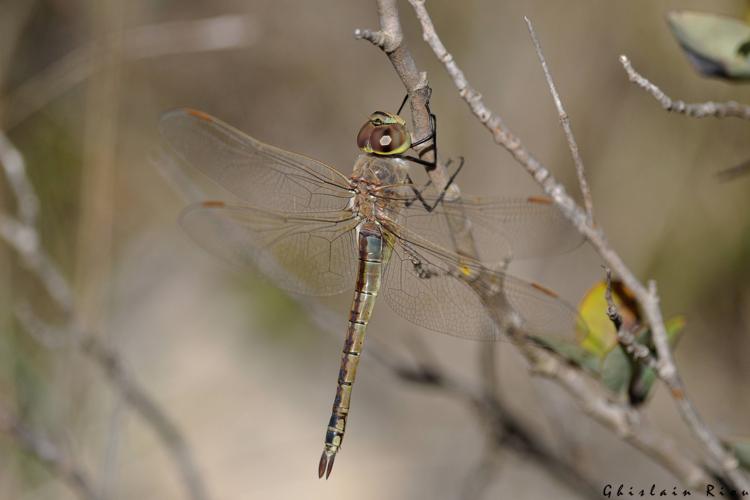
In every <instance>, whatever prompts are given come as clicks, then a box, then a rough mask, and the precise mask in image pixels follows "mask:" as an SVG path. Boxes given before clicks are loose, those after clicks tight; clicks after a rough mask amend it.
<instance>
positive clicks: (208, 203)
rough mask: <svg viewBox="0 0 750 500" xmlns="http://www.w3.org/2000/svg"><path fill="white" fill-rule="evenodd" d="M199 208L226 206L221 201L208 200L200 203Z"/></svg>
mask: <svg viewBox="0 0 750 500" xmlns="http://www.w3.org/2000/svg"><path fill="white" fill-rule="evenodd" d="M201 206H203V208H224V207H226V204H225V203H224V202H223V201H218V200H208V201H204V202H203V203H201Z"/></svg>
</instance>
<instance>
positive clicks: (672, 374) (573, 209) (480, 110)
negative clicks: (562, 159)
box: [409, 0, 750, 490]
mask: <svg viewBox="0 0 750 500" xmlns="http://www.w3.org/2000/svg"><path fill="white" fill-rule="evenodd" d="M409 3H410V4H411V6H412V8H413V9H414V11H415V13H416V15H417V18H418V20H419V22H420V25H421V27H422V36H423V38H424V40H425V41H426V42H427V44H428V45H429V46H430V48H431V49H432V50H433V52H434V53H435V56H436V57H437V59H438V60H439V61H440V62H442V63H443V66H444V67H445V69H446V71H447V73H448V74H449V75H450V77H451V79H452V80H453V83H454V85H455V86H456V88H457V90H458V93H459V95H460V96H461V97H462V98H463V99H464V101H466V103H467V104H468V105H469V108H470V109H471V111H472V113H473V114H474V115H475V116H476V118H477V119H478V120H479V121H480V122H481V123H482V124H483V125H484V126H485V127H486V128H487V129H488V130H489V131H490V133H491V134H492V137H493V139H494V140H495V142H496V143H497V144H498V145H500V146H502V147H503V148H505V149H506V150H507V151H508V152H509V153H510V154H511V155H512V156H513V158H514V159H515V160H516V161H517V162H518V163H519V164H520V165H521V166H522V167H524V169H525V170H526V171H527V172H528V173H529V174H530V175H531V176H532V178H534V180H536V182H537V183H538V184H539V185H540V186H541V187H542V189H543V190H544V192H545V194H547V195H548V196H550V197H551V198H552V199H553V200H554V201H555V204H556V205H557V207H558V208H559V209H560V211H561V212H562V214H563V215H564V216H565V217H566V218H567V219H568V220H569V221H571V222H572V223H573V224H574V226H575V227H576V228H577V229H578V231H579V232H580V233H581V234H582V235H583V236H585V237H586V238H587V240H588V241H589V242H590V243H591V244H592V245H593V247H594V248H595V249H596V250H597V252H598V253H599V255H600V256H601V257H602V258H603V259H604V261H605V262H606V263H607V265H608V266H609V267H611V268H612V269H613V270H615V271H616V272H617V274H618V275H619V276H620V277H621V278H622V280H623V282H624V283H625V285H626V286H627V287H628V288H630V289H631V290H632V291H633V293H634V295H635V297H636V299H637V301H638V302H639V304H640V305H641V308H642V310H643V312H644V315H645V318H646V320H647V321H648V324H649V325H650V327H651V332H652V335H653V339H654V344H655V346H656V350H657V354H658V367H657V370H656V372H657V374H658V375H659V377H660V378H661V379H662V380H663V381H664V382H665V383H666V384H667V385H668V386H669V387H670V389H671V393H672V397H673V398H674V400H675V402H676V404H677V407H678V409H679V410H680V413H681V414H682V417H683V420H685V422H686V423H687V425H688V427H689V428H690V430H691V431H692V432H693V434H694V435H695V436H696V437H697V438H698V439H699V440H700V442H701V443H702V445H703V449H704V450H705V452H706V453H707V454H708V456H710V457H711V459H712V461H713V462H714V465H715V466H716V467H718V468H719V470H720V471H721V474H722V475H723V476H724V477H725V478H726V479H727V482H728V483H730V484H731V485H732V486H733V487H735V488H737V489H744V490H750V484H748V481H747V479H746V478H745V477H744V475H743V474H742V472H741V471H740V470H739V469H738V461H737V459H736V458H735V456H734V455H733V454H732V453H731V452H730V451H729V450H727V449H726V448H725V447H724V446H723V444H722V443H721V441H720V440H719V439H718V438H717V437H716V435H715V434H714V433H713V432H712V431H711V430H710V428H709V427H708V426H707V425H706V424H705V422H703V420H702V419H701V417H700V416H699V414H698V413H697V411H696V409H695V407H694V406H693V404H692V403H691V401H690V400H689V399H688V398H687V395H686V391H685V388H684V385H683V383H682V380H681V379H680V377H679V374H678V371H677V367H676V365H675V363H674V359H673V356H672V351H671V349H670V346H669V342H668V339H667V333H666V328H665V326H664V320H663V318H662V313H661V308H660V306H659V297H658V294H657V292H656V285H655V283H653V282H650V283H649V284H648V286H646V285H643V284H642V283H641V282H640V281H639V280H638V278H636V276H635V274H634V273H633V272H632V271H631V270H630V268H629V267H628V266H627V265H626V264H625V262H624V261H623V260H622V258H621V257H620V256H619V254H618V253H617V252H616V251H615V250H614V249H613V248H611V247H610V246H609V244H608V242H607V240H606V238H605V236H604V233H603V232H602V231H601V229H600V228H599V227H598V226H595V225H593V224H592V223H590V222H589V218H588V216H587V214H586V212H585V211H584V210H583V209H582V208H581V207H580V206H578V204H577V203H576V202H575V201H574V200H573V198H572V197H571V196H570V195H568V193H567V192H566V191H565V188H564V187H563V185H562V184H560V183H559V182H558V181H557V180H556V179H555V178H554V176H553V175H552V174H551V172H550V171H549V170H548V169H547V168H546V167H545V166H544V165H543V164H542V163H541V162H540V161H539V160H537V159H536V158H535V157H534V156H533V155H532V154H531V153H530V152H529V151H528V150H527V149H526V148H525V147H524V145H523V143H522V142H521V140H520V139H519V138H518V137H517V136H516V135H515V134H514V133H513V132H512V131H511V130H510V129H509V128H508V127H507V126H506V125H505V124H504V123H503V120H502V119H501V118H500V116H499V115H497V114H496V113H494V112H492V111H491V110H490V109H489V108H488V107H487V106H486V105H485V104H484V101H483V99H482V96H481V94H480V93H479V92H478V91H476V90H475V89H474V88H473V87H472V86H471V85H470V84H469V82H468V80H467V79H466V76H465V75H464V73H463V71H461V69H460V68H459V66H458V64H456V62H455V60H454V58H453V56H452V55H451V54H450V53H449V52H448V51H447V50H446V48H445V45H443V43H442V41H441V40H440V38H439V36H438V35H437V32H436V31H435V26H434V25H433V23H432V19H431V18H430V15H429V13H428V12H427V9H426V7H425V2H424V0H409ZM529 354H532V355H533V354H534V353H529ZM555 373H557V375H555V377H554V378H555V379H556V380H557V381H558V382H559V383H560V384H561V385H563V387H566V388H567V389H568V390H569V392H571V393H572V394H575V393H574V392H573V391H577V390H580V391H582V392H579V393H578V394H577V396H579V397H585V399H586V400H588V397H587V391H586V389H584V388H580V387H574V386H571V385H569V383H570V382H575V379H574V378H571V374H568V373H565V372H564V371H560V370H556V371H555ZM560 374H565V377H561V376H560ZM594 401H595V400H591V401H589V402H594ZM584 402H585V401H584ZM600 403H601V402H600ZM600 403H598V404H600ZM602 416H603V415H602ZM628 427H630V430H631V431H635V429H636V428H637V426H633V425H628ZM636 446H638V445H636ZM639 447H640V446H639ZM642 449H643V448H642ZM644 451H646V450H644ZM649 454H650V455H651V456H652V457H654V458H656V459H657V460H659V459H660V460H664V459H665V458H668V459H669V460H664V461H663V462H662V463H664V464H665V465H667V463H666V462H673V461H674V460H677V459H678V458H679V457H675V456H673V457H667V456H664V455H663V454H661V453H659V452H658V451H657V450H655V449H652V450H651V451H650V453H649ZM667 466H668V467H669V465H667ZM692 469H693V470H692V471H693V472H694V473H695V472H697V471H695V468H692ZM671 470H672V471H673V472H675V473H676V472H677V471H676V470H675V469H673V468H672V469H671ZM682 472H685V471H682ZM678 476H679V477H680V478H681V479H682V480H683V481H684V482H685V484H687V485H688V486H689V487H691V488H700V487H701V483H700V482H696V480H699V481H705V479H706V478H707V476H708V472H707V471H705V470H703V469H702V468H701V470H700V472H697V473H696V474H692V475H691V476H683V475H679V474H678ZM708 477H710V476H708Z"/></svg>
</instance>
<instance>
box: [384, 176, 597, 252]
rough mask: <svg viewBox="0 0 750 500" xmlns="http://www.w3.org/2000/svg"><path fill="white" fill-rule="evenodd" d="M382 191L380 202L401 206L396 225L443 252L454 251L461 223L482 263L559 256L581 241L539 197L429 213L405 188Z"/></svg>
mask: <svg viewBox="0 0 750 500" xmlns="http://www.w3.org/2000/svg"><path fill="white" fill-rule="evenodd" d="M382 191H383V194H382V197H383V198H386V199H390V200H392V201H393V202H394V203H395V204H396V205H397V206H402V207H403V208H401V209H400V212H399V216H398V220H399V223H400V224H401V225H403V226H404V227H406V228H407V229H409V230H410V231H411V232H412V233H413V234H416V235H418V236H420V237H422V238H424V239H425V240H428V241H431V242H434V243H435V244H437V245H438V246H440V247H442V248H446V249H450V250H456V247H455V244H454V240H453V237H454V235H455V234H456V231H457V228H461V227H463V223H464V221H466V222H467V223H468V224H467V225H466V227H467V228H468V230H470V231H471V234H472V237H473V239H474V241H475V243H476V250H477V253H478V255H477V256H478V257H479V260H481V261H482V262H487V263H497V262H503V261H506V260H511V259H526V258H538V257H545V256H551V255H558V254H561V253H565V252H569V251H571V250H573V249H575V248H577V247H578V246H580V245H581V244H582V243H583V237H582V236H581V235H580V233H579V232H578V231H576V229H575V228H574V227H573V225H572V224H571V223H570V222H568V220H567V219H565V218H564V217H563V215H562V213H560V211H559V210H558V209H557V207H556V206H555V205H554V203H553V202H552V200H551V199H549V198H546V197H543V196H529V197H523V198H478V197H464V198H462V199H461V200H458V201H449V200H442V201H440V202H439V203H437V205H436V206H435V208H434V209H433V210H432V211H429V212H428V211H427V210H426V209H425V207H424V206H423V204H422V203H421V202H420V201H418V200H415V195H414V191H413V188H412V187H410V186H398V187H395V188H391V187H388V188H383V189H382ZM423 199H424V200H425V202H426V203H427V204H428V205H429V206H433V205H435V202H436V201H437V198H436V197H435V196H433V195H429V196H424V195H423Z"/></svg>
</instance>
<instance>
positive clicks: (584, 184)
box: [523, 17, 594, 221]
mask: <svg viewBox="0 0 750 500" xmlns="http://www.w3.org/2000/svg"><path fill="white" fill-rule="evenodd" d="M523 19H524V21H526V26H527V27H528V29H529V34H530V35H531V40H532V42H534V49H535V50H536V55H537V56H538V57H539V62H540V63H541V65H542V70H543V71H544V77H545V79H546V80H547V86H548V87H549V91H550V93H551V94H552V100H554V101H555V107H556V108H557V114H558V116H559V117H560V124H561V125H562V128H563V130H564V131H565V138H566V139H567V141H568V148H569V149H570V155H571V156H572V157H573V163H574V164H575V167H576V174H577V175H578V186H579V187H580V188H581V195H582V196H583V204H584V206H585V207H586V214H587V215H588V216H589V219H590V221H593V220H594V202H593V200H592V198H591V189H589V183H588V181H587V180H586V169H585V167H584V166H583V159H582V158H581V154H580V152H579V151H578V144H577V143H576V138H575V136H574V135H573V129H572V127H571V126H570V117H569V116H568V113H567V112H566V111H565V108H564V107H563V103H562V99H560V94H558V93H557V88H556V87H555V82H554V81H553V80H552V74H551V73H550V71H549V67H548V66H547V60H546V59H545V57H544V53H543V52H542V46H541V44H540V43H539V38H537V35H536V31H534V26H533V25H532V24H531V20H529V18H528V17H524V18H523Z"/></svg>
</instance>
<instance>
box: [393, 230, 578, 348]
mask: <svg viewBox="0 0 750 500" xmlns="http://www.w3.org/2000/svg"><path fill="white" fill-rule="evenodd" d="M384 226H385V230H386V231H387V232H388V233H390V234H392V235H393V238H394V240H395V244H394V252H393V256H392V258H391V262H390V263H389V264H388V268H387V271H386V279H385V284H384V295H385V298H386V301H387V302H388V303H389V304H390V306H391V307H392V308H393V309H394V311H396V313H398V314H399V315H401V316H402V317H404V318H406V319H407V320H409V321H411V322H413V323H415V324H417V325H419V326H423V327H425V328H428V329H431V330H435V331H438V332H442V333H447V334H450V335H454V336H458V337H464V338H470V339H476V340H500V339H501V338H502V337H501V334H500V333H499V329H498V327H497V325H496V321H495V320H494V319H493V318H495V317H496V318H498V320H499V322H501V323H502V322H505V321H509V320H514V323H515V320H516V319H517V320H518V322H519V323H520V325H521V329H522V330H523V331H524V332H525V333H527V334H530V335H536V336H542V337H549V338H558V339H565V340H572V339H574V338H575V332H576V326H577V325H581V320H580V318H579V316H578V314H577V313H576V311H575V308H573V307H572V306H570V305H569V304H567V303H566V302H564V301H563V300H561V299H560V298H559V297H558V296H557V295H555V294H554V293H553V292H551V291H549V290H547V289H546V288H544V287H542V286H539V285H535V284H532V283H528V282H526V281H523V280H521V279H519V278H516V277H513V276H511V275H508V274H507V273H503V272H500V271H493V270H490V269H488V268H486V267H484V266H482V265H481V264H480V263H478V262H477V261H474V260H472V259H466V258H463V257H460V256H458V255H456V254H454V253H452V252H449V251H447V250H445V249H443V248H440V247H437V246H436V245H433V244H432V243H430V242H428V241H426V240H424V239H423V238H421V237H420V236H419V235H417V234H415V233H413V232H411V231H410V230H409V229H406V228H403V227H400V226H398V225H396V224H393V223H386V224H384ZM480 274H481V275H482V280H481V281H477V280H476V278H477V276H479V275H480ZM469 282H472V284H470V283H469ZM480 295H483V296H484V297H491V300H490V301H489V302H488V303H486V304H485V302H483V301H482V299H480ZM511 315H516V316H515V317H513V318H511Z"/></svg>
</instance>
